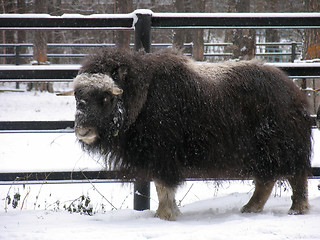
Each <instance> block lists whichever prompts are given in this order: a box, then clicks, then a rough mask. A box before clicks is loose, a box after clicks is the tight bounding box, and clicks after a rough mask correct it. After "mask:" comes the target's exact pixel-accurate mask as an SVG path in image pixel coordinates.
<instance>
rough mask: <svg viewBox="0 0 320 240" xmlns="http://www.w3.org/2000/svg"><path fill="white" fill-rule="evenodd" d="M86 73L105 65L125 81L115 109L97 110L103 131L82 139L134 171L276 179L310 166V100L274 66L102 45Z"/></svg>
mask: <svg viewBox="0 0 320 240" xmlns="http://www.w3.org/2000/svg"><path fill="white" fill-rule="evenodd" d="M81 73H91V74H94V73H99V74H106V75H108V76H110V77H111V78H112V79H113V80H114V83H115V84H116V86H118V87H119V88H121V89H122V90H123V93H122V94H121V95H119V96H116V97H115V101H117V104H115V105H114V106H115V107H114V109H113V110H112V112H111V113H110V114H109V115H107V116H105V115H98V114H97V113H95V112H93V111H92V112H90V114H89V115H90V116H91V117H89V118H88V121H87V124H89V123H90V124H91V125H93V126H95V127H97V129H98V132H99V139H98V140H97V141H96V142H95V143H94V145H92V146H84V147H85V148H86V149H87V150H88V151H97V152H100V153H102V154H103V155H104V156H108V157H109V158H110V161H111V162H112V163H113V165H114V166H115V167H116V168H118V169H120V170H123V171H125V172H128V173H133V174H135V176H136V177H137V178H142V179H150V178H153V179H157V181H159V182H161V183H162V184H164V185H166V186H169V187H175V186H177V185H178V184H179V183H181V182H182V181H183V180H184V179H185V177H186V176H188V177H191V176H196V177H202V178H204V179H205V178H208V177H226V178H231V177H240V178H246V177H248V176H256V177H259V178H262V179H271V178H272V179H276V178H282V177H286V176H291V175H294V174H297V173H298V172H305V171H309V170H310V149H311V139H310V135H311V120H310V117H309V113H308V110H307V109H308V104H307V101H306V98H305V96H304V95H303V94H302V93H301V92H300V91H299V89H298V88H297V87H296V86H295V85H294V83H293V82H292V81H291V80H290V79H289V78H288V77H287V76H286V75H285V74H284V73H283V72H282V71H281V70H279V69H277V68H274V67H271V66H266V65H264V64H262V63H260V62H257V61H245V62H239V63H233V62H230V63H223V64H209V63H208V64H196V63H195V62H193V61H192V60H190V59H189V58H187V57H185V56H183V55H182V54H180V53H179V52H177V51H174V50H167V51H164V52H158V53H152V54H147V53H143V52H131V51H121V50H118V49H103V50H99V51H97V52H95V53H94V54H92V55H91V56H90V57H88V58H87V59H86V61H85V62H84V64H83V66H82V68H81V70H80V74H81ZM82 87H84V86H82ZM87 87H89V86H87ZM93 88H94V87H93ZM77 91H78V92H81V91H82V89H81V88H75V92H77ZM94 91H95V94H92V95H91V96H92V98H98V97H99V96H100V95H102V94H103V93H101V92H99V89H98V88H94ZM119 109H120V110H119ZM88 111H90V110H88ZM97 112H99V111H97ZM100 112H101V111H100ZM119 112H121V114H120V115H121V116H120V115H119ZM115 116H116V117H117V119H118V122H117V125H115V123H114V118H115ZM82 121H83V122H86V119H85V118H84V119H82ZM84 145H85V144H84Z"/></svg>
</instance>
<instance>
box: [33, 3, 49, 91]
mask: <svg viewBox="0 0 320 240" xmlns="http://www.w3.org/2000/svg"><path fill="white" fill-rule="evenodd" d="M34 7H35V9H34V11H35V12H36V13H47V11H48V9H47V1H43V0H35V2H34ZM47 41H48V39H47V33H46V32H45V31H35V32H34V40H33V62H32V64H34V65H42V64H48V58H47ZM34 87H35V88H36V89H37V90H38V87H39V86H38V84H34V83H30V84H28V91H31V90H32V89H33V88H34ZM40 91H48V92H53V85H52V83H41V84H40Z"/></svg>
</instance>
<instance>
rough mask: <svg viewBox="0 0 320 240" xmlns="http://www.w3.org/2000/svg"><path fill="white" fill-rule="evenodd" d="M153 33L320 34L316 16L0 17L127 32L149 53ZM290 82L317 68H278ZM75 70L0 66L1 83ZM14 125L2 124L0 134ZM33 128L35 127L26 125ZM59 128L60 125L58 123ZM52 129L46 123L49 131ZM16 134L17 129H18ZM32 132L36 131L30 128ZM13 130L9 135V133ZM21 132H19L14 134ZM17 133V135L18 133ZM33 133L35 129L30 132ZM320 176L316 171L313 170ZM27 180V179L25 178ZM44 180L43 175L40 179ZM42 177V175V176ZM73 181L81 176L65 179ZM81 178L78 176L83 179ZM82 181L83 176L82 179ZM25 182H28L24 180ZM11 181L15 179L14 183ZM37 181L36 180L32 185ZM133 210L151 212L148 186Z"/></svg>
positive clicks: (1, 21)
mask: <svg viewBox="0 0 320 240" xmlns="http://www.w3.org/2000/svg"><path fill="white" fill-rule="evenodd" d="M153 28H233V29H234V28H320V13H281V14H278V13H223V14H219V13H153V12H152V11H150V10H136V11H134V12H133V13H130V14H94V15H88V16H84V15H79V14H64V15H62V16H51V15H48V14H0V30H19V29H25V30H34V29H40V30H48V29H49V30H64V29H79V30H80V29H81V30H86V29H97V30H98V29H105V30H107V29H113V30H115V29H121V30H123V29H127V30H134V32H135V49H136V50H139V49H141V48H144V49H145V51H146V52H150V51H151V29H153ZM280 67H281V68H282V69H284V70H285V71H287V72H288V73H289V75H291V76H304V77H310V76H311V77H315V76H316V77H320V66H319V65H318V64H314V63H312V65H310V64H297V65H282V66H280ZM78 68H79V66H28V67H26V66H1V68H0V79H1V81H6V82H8V81H15V82H16V81H23V82H26V81H31V80H32V81H35V79H36V81H72V79H73V77H74V76H75V75H76V74H77V71H78ZM15 124H16V127H17V125H18V124H17V123H14V122H11V123H10V122H9V123H8V122H6V123H4V122H2V123H1V122H0V128H1V126H2V130H8V129H10V128H12V126H14V125H15ZM28 124H31V125H32V124H33V123H28ZM59 124H60V123H59ZM50 126H52V125H51V124H50V123H49V125H48V128H49V129H50ZM18 128H20V127H18ZM29 128H35V126H32V127H31V126H29ZM11 130H13V129H11ZM16 130H19V129H16ZM20 130H21V129H20ZM30 130H34V129H30ZM314 173H315V174H318V175H320V174H319V169H314ZM27 174H28V173H27ZM41 174H42V175H41ZM43 174H44V175H43ZM52 174H53V175H54V173H29V175H27V179H28V180H30V181H31V179H32V176H35V177H36V179H37V180H39V179H38V177H39V176H42V177H44V179H42V180H46V179H47V180H48V179H50V176H53V175H52ZM67 174H70V176H76V175H79V174H80V173H67ZM81 174H82V173H81ZM19 175H20V173H1V175H0V181H5V180H6V179H9V181H16V180H19V178H18V179H17V176H18V177H19ZM82 175H83V174H82ZM25 177H26V176H25ZM13 178H14V179H13ZM32 180H35V179H32ZM134 188H135V189H134V192H139V194H135V197H134V209H136V210H144V209H149V208H150V201H149V200H150V199H149V196H150V184H149V183H142V184H135V187H134Z"/></svg>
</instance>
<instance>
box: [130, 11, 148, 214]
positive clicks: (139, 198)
mask: <svg viewBox="0 0 320 240" xmlns="http://www.w3.org/2000/svg"><path fill="white" fill-rule="evenodd" d="M136 16H137V18H138V21H137V22H136V24H135V50H136V51H139V50H140V49H144V50H145V51H146V52H151V17H152V15H151V14H150V13H145V14H143V13H137V14H136ZM133 208H134V210H138V211H142V210H146V209H150V182H140V181H139V182H135V183H134V199H133Z"/></svg>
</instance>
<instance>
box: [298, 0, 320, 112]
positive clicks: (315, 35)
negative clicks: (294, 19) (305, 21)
mask: <svg viewBox="0 0 320 240" xmlns="http://www.w3.org/2000/svg"><path fill="white" fill-rule="evenodd" d="M305 6H306V11H307V12H318V11H319V9H320V1H319V0H306V1H305ZM302 57H303V59H305V60H308V59H319V58H320V29H306V30H305V32H304V42H303V56H302ZM309 84H311V86H308V87H311V88H313V89H319V88H320V82H319V79H313V80H311V81H309ZM305 85H306V84H305ZM312 94H313V98H312V99H313V101H312V105H313V108H312V111H313V113H315V112H316V110H317V108H318V106H319V105H320V95H319V94H320V92H319V91H317V92H313V93H312Z"/></svg>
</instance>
